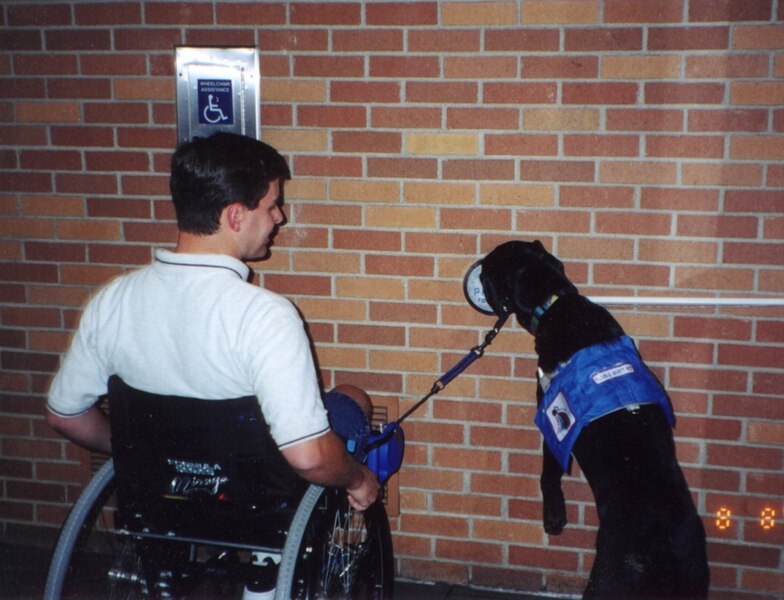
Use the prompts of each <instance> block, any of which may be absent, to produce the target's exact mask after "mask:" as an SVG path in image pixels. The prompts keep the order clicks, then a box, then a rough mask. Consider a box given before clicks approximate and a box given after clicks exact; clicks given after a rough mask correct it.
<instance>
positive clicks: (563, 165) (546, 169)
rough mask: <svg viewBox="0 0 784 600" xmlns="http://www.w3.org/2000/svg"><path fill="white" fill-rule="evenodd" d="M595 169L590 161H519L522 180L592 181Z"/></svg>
mask: <svg viewBox="0 0 784 600" xmlns="http://www.w3.org/2000/svg"><path fill="white" fill-rule="evenodd" d="M595 170H596V167H595V165H594V163H593V162H591V161H559V160H522V161H521V163H520V173H521V178H522V179H523V180H524V181H558V182H575V181H585V182H593V181H595V179H596V177H595Z"/></svg>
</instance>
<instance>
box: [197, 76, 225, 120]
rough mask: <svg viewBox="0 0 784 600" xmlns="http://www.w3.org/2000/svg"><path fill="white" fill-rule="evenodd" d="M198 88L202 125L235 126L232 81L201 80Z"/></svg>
mask: <svg viewBox="0 0 784 600" xmlns="http://www.w3.org/2000/svg"><path fill="white" fill-rule="evenodd" d="M196 88H197V91H196V93H197V95H198V111H199V123H200V124H202V125H234V95H233V93H232V82H231V79H199V80H198V82H197V86H196Z"/></svg>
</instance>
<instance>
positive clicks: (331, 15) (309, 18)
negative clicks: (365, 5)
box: [290, 2, 362, 26]
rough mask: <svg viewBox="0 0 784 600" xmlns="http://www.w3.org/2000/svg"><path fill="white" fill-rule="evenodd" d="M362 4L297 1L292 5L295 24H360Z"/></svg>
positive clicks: (292, 17) (292, 16)
mask: <svg viewBox="0 0 784 600" xmlns="http://www.w3.org/2000/svg"><path fill="white" fill-rule="evenodd" d="M361 8H362V7H361V5H360V4H359V3H355V2H350V3H349V2H345V3H344V2H314V3H304V2H295V3H293V4H291V5H290V11H291V23H292V24H294V25H320V26H325V25H359V24H360V22H361V18H362V15H361Z"/></svg>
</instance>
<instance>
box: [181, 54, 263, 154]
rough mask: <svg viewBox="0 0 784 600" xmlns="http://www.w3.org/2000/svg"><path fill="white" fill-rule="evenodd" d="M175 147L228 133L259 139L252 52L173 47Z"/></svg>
mask: <svg viewBox="0 0 784 600" xmlns="http://www.w3.org/2000/svg"><path fill="white" fill-rule="evenodd" d="M176 55H177V70H176V72H177V143H178V144H179V143H183V142H187V141H190V140H191V139H193V138H194V137H196V136H199V137H209V136H211V135H212V134H213V133H215V132H217V131H230V132H231V133H238V134H240V135H248V136H251V137H255V138H256V139H259V136H260V130H259V122H260V111H259V109H260V99H259V98H260V81H259V52H258V48H256V47H239V48H222V47H213V46H177V47H176Z"/></svg>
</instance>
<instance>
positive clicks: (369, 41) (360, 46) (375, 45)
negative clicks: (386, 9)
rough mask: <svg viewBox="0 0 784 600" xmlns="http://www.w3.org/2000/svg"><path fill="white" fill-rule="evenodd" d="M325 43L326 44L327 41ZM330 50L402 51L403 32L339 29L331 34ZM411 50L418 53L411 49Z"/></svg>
mask: <svg viewBox="0 0 784 600" xmlns="http://www.w3.org/2000/svg"><path fill="white" fill-rule="evenodd" d="M412 33H413V32H412ZM325 42H326V43H328V40H325ZM332 48H333V50H334V51H335V52H399V51H402V50H403V31H402V30H389V29H371V28H362V29H354V30H351V29H341V30H339V31H333V32H332ZM411 49H412V50H413V51H415V52H417V51H418V50H416V49H415V48H413V47H412V48H411Z"/></svg>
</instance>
